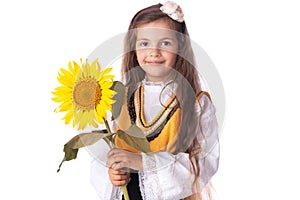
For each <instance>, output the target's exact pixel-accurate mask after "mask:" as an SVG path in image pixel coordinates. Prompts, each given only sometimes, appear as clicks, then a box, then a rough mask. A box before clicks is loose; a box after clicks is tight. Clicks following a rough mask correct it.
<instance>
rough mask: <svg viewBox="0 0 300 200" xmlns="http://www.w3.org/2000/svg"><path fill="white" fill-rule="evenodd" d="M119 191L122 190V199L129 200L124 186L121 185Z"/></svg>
mask: <svg viewBox="0 0 300 200" xmlns="http://www.w3.org/2000/svg"><path fill="white" fill-rule="evenodd" d="M121 189H122V193H123V195H124V199H125V200H130V199H129V195H128V192H127V187H126V185H122V186H121Z"/></svg>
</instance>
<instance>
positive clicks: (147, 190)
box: [139, 155, 162, 200]
mask: <svg viewBox="0 0 300 200" xmlns="http://www.w3.org/2000/svg"><path fill="white" fill-rule="evenodd" d="M143 167H144V170H143V171H139V181H140V190H141V194H142V198H143V199H144V200H153V199H156V200H160V199H162V191H161V189H160V187H159V179H158V174H157V170H156V160H155V158H154V156H149V155H148V156H147V155H143Z"/></svg>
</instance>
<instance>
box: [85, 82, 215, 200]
mask: <svg viewBox="0 0 300 200" xmlns="http://www.w3.org/2000/svg"><path fill="white" fill-rule="evenodd" d="M163 86H164V85H163V84H156V83H155V84H151V83H150V84H149V83H145V82H144V104H145V105H147V106H144V116H145V118H146V119H145V120H146V121H150V120H151V119H153V118H154V117H155V116H156V114H157V112H159V111H160V110H161V108H162V105H161V103H165V102H166V100H167V99H168V98H169V94H170V93H168V92H166V93H163V94H162V95H161V96H160V93H161V89H162V87H163ZM199 103H200V104H201V107H202V110H201V112H203V113H202V117H201V125H202V131H203V133H205V141H204V139H203V136H202V135H201V134H200V130H199V131H198V132H199V133H198V134H197V139H198V141H199V143H200V144H201V148H202V151H201V154H200V161H199V162H200V163H199V165H200V169H201V170H202V169H205V171H203V170H202V171H200V180H199V179H198V180H199V181H200V187H201V188H202V189H203V188H204V187H205V186H206V185H207V183H208V182H209V180H210V179H211V177H212V176H213V175H214V174H215V173H216V171H217V169H218V164H219V140H218V124H217V119H216V115H215V107H214V105H213V104H212V103H211V101H210V100H209V98H208V97H207V96H205V95H203V97H202V98H201V99H200V102H199ZM199 112H200V110H199ZM88 151H90V153H91V155H92V157H93V158H92V162H91V183H92V184H93V186H94V187H95V189H96V191H97V193H98V195H99V198H100V199H101V200H121V199H122V193H121V189H120V187H116V186H113V185H112V184H111V182H110V180H109V177H108V168H107V167H106V166H105V163H106V158H107V156H106V155H107V153H108V152H109V148H108V147H107V145H106V143H105V142H104V141H103V140H101V141H99V142H98V143H96V144H94V145H92V146H90V147H89V148H88ZM142 159H143V168H144V169H143V170H141V171H139V172H138V173H139V186H140V191H141V194H142V198H143V199H144V200H153V199H155V200H160V199H162V200H179V199H182V198H185V197H188V196H190V195H192V194H193V190H192V184H193V178H191V177H192V174H191V171H190V169H191V168H190V167H191V163H190V160H189V155H188V154H187V153H179V154H177V155H173V154H171V153H168V152H157V153H153V154H151V155H146V154H144V153H142Z"/></svg>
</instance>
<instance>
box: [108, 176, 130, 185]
mask: <svg viewBox="0 0 300 200" xmlns="http://www.w3.org/2000/svg"><path fill="white" fill-rule="evenodd" d="M128 182H129V178H128V179H126V180H122V181H111V183H112V184H113V185H114V186H122V185H125V184H127V183H128Z"/></svg>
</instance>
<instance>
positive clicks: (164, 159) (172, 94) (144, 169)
mask: <svg viewBox="0 0 300 200" xmlns="http://www.w3.org/2000/svg"><path fill="white" fill-rule="evenodd" d="M124 47H125V48H124V50H125V53H124V56H123V63H122V66H123V68H122V74H123V79H124V82H125V86H126V88H127V95H126V102H125V103H124V105H123V108H122V111H121V114H120V117H119V120H118V123H117V124H118V127H119V128H121V129H122V130H126V129H127V128H128V127H130V125H131V124H136V125H137V126H139V127H140V128H141V129H142V130H143V131H144V133H145V134H146V136H147V139H148V141H149V142H150V147H151V151H152V152H153V153H151V154H144V153H141V152H138V151H137V150H136V149H134V148H133V147H131V146H129V145H128V144H126V143H125V142H124V141H123V140H121V139H119V138H118V137H117V138H116V145H117V146H118V148H117V149H113V150H111V151H110V152H109V153H108V154H107V161H106V167H107V168H105V167H104V166H103V165H101V164H100V163H99V162H97V161H95V162H93V164H92V183H93V184H94V186H95V188H96V190H97V191H98V193H99V196H100V198H101V199H103V200H106V199H122V194H121V190H120V187H118V186H121V185H124V184H127V189H128V192H129V196H130V198H131V200H139V199H143V200H146V199H149V200H150V199H151V200H156V199H165V200H171V199H172V200H179V199H203V195H204V193H205V192H204V191H206V192H207V194H209V186H208V185H209V184H208V183H209V180H210V179H211V177H212V176H213V175H214V174H215V172H216V171H217V168H218V162H219V145H218V144H219V143H218V132H217V130H218V127H217V121H216V117H215V108H214V106H213V105H212V103H211V100H210V97H209V95H208V93H206V92H204V91H202V90H201V85H200V80H199V76H198V72H197V70H196V68H195V67H194V66H195V61H194V57H193V51H192V47H191V43H190V40H189V34H188V31H187V27H186V24H185V21H184V19H183V13H182V10H181V8H180V7H179V6H177V5H176V4H175V3H173V2H166V3H165V4H164V5H162V4H157V5H153V6H150V7H147V8H145V9H142V10H141V11H139V12H138V13H137V14H136V15H135V16H134V17H133V19H132V20H131V23H130V26H129V29H128V32H127V35H126V37H125V44H124ZM129 170H130V171H129ZM204 189H205V190H204ZM208 198H210V196H209V195H208Z"/></svg>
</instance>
